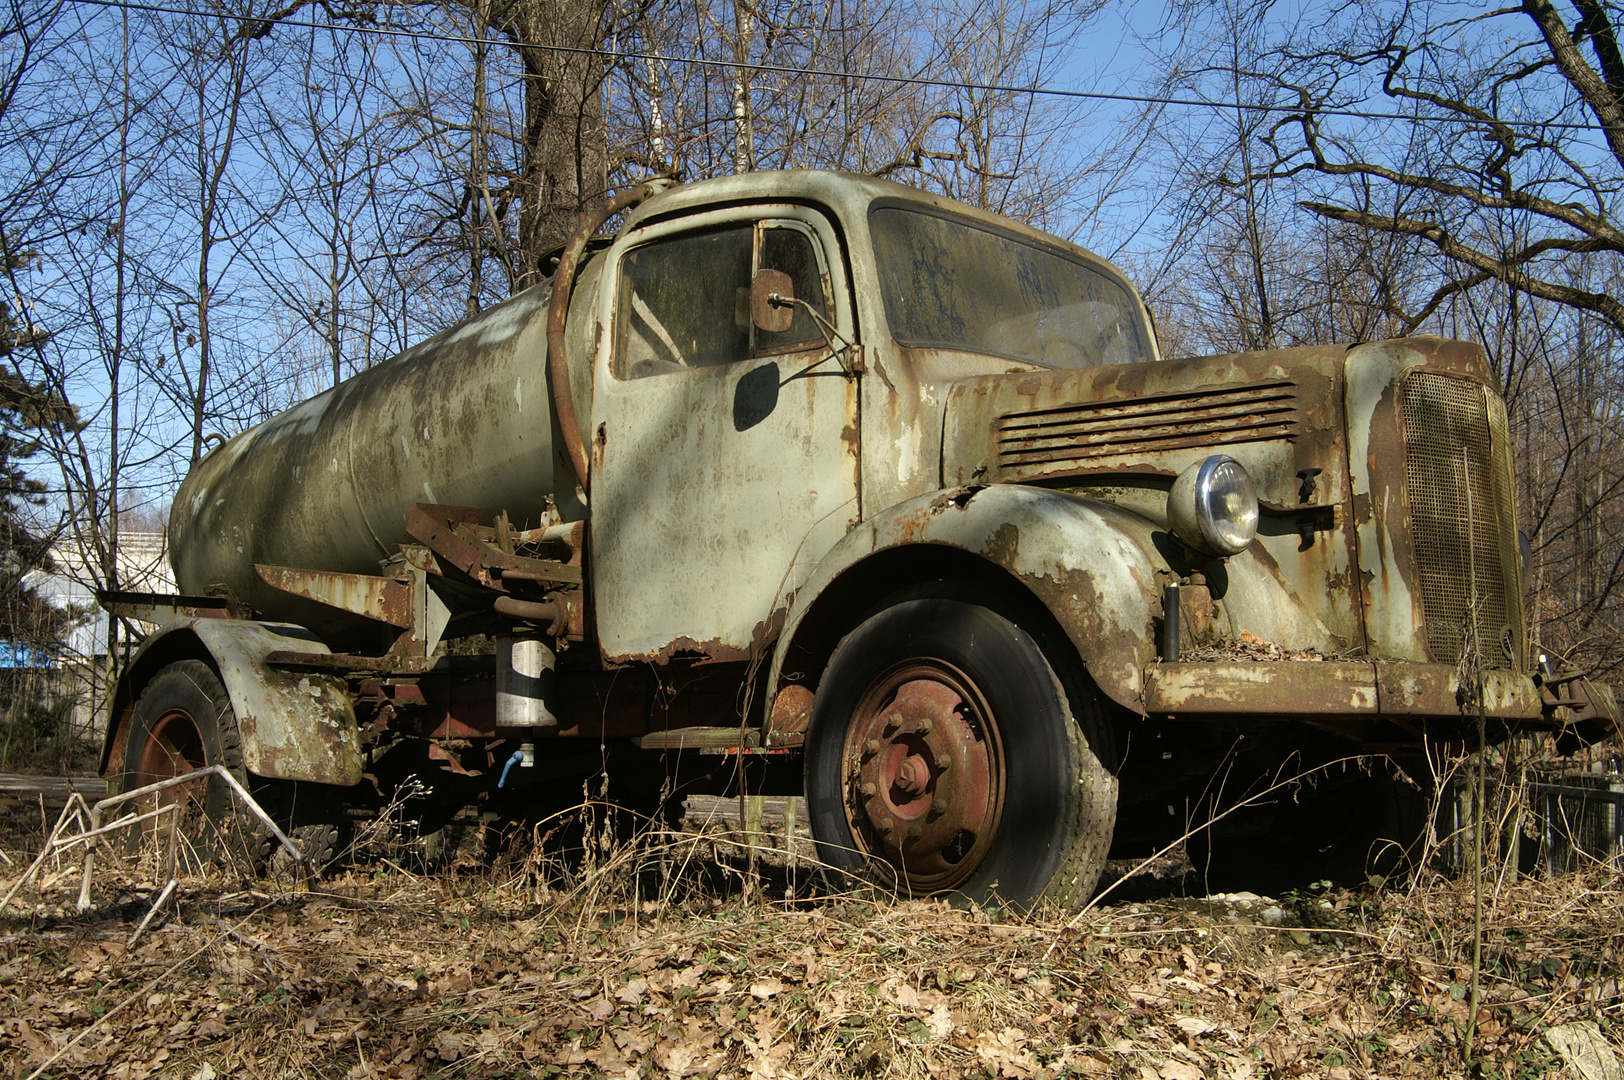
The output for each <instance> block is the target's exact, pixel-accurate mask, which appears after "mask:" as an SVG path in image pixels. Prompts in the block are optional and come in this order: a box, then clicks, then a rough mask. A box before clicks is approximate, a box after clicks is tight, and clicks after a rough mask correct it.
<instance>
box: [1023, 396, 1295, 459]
mask: <svg viewBox="0 0 1624 1080" xmlns="http://www.w3.org/2000/svg"><path fill="white" fill-rule="evenodd" d="M1300 428H1301V414H1300V413H1299V411H1298V407H1297V387H1296V386H1295V385H1294V384H1293V383H1290V382H1287V381H1280V382H1268V383H1256V384H1253V385H1250V386H1238V387H1232V388H1228V389H1223V390H1213V391H1209V392H1204V393H1202V392H1197V393H1188V394H1164V395H1160V396H1156V397H1145V398H1139V399H1136V400H1132V401H1125V402H1124V401H1115V402H1110V403H1103V402H1102V403H1097V404H1091V403H1078V404H1074V405H1064V406H1060V407H1058V408H1053V409H1034V410H1031V411H1028V412H1017V413H1006V414H1005V415H1004V416H1002V417H1000V418H999V420H998V432H997V435H998V464H999V465H1000V467H1002V468H1003V469H1005V470H1006V471H1010V472H1013V473H1014V474H1015V475H1016V476H1020V475H1030V474H1033V473H1038V472H1054V471H1057V470H1061V469H1064V468H1066V467H1068V466H1082V465H1086V464H1088V463H1089V462H1091V461H1095V460H1098V459H1102V458H1120V457H1124V456H1138V455H1149V454H1158V453H1162V452H1164V451H1168V450H1178V449H1183V448H1186V447H1191V446H1222V445H1225V444H1228V443H1242V442H1261V441H1264V440H1268V439H1279V438H1289V437H1293V436H1295V435H1296V434H1297V433H1298V431H1299V430H1300Z"/></svg>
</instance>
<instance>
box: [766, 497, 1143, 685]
mask: <svg viewBox="0 0 1624 1080" xmlns="http://www.w3.org/2000/svg"><path fill="white" fill-rule="evenodd" d="M1162 531H1165V529H1164V527H1163V526H1160V525H1159V524H1158V523H1156V522H1154V521H1151V520H1149V519H1147V518H1144V517H1142V516H1140V515H1138V514H1136V513H1133V512H1132V511H1129V510H1125V509H1122V508H1121V507H1118V506H1115V505H1112V504H1111V503H1107V502H1102V501H1100V500H1098V499H1090V498H1086V497H1083V496H1078V495H1068V494H1065V493H1063V492H1058V491H1051V490H1048V489H1045V488H1034V487H1023V486H1019V485H1013V484H1000V485H996V486H993V487H987V488H976V487H960V488H954V489H950V490H947V491H941V492H937V493H935V494H933V495H926V496H921V497H919V498H916V499H911V500H909V501H907V502H903V503H899V504H897V505H896V506H893V507H891V508H889V509H887V510H886V511H885V512H883V513H881V514H879V515H876V516H874V517H872V518H870V519H868V520H866V521H864V522H863V523H862V524H860V525H858V526H857V527H856V528H854V529H852V531H851V532H849V533H847V534H846V536H845V537H844V538H842V540H841V541H840V542H839V543H838V544H836V545H835V546H834V547H833V548H832V549H831V550H830V551H829V553H828V554H827V555H825V556H824V558H823V560H822V561H821V562H820V563H819V564H818V567H817V569H816V570H815V571H814V572H813V574H812V576H811V577H810V578H809V579H808V580H807V582H806V584H805V585H804V586H802V588H801V589H800V590H799V591H798V592H797V594H796V596H795V601H794V603H793V604H792V605H791V607H790V611H789V615H788V617H787V618H786V620H785V625H784V632H783V633H782V634H781V635H780V637H779V639H778V645H777V647H776V649H775V651H774V655H773V664H772V669H771V671H770V673H769V679H770V681H769V683H768V685H769V686H774V687H777V686H778V685H779V676H780V673H781V672H782V670H783V665H784V662H785V656H786V654H787V653H788V651H789V650H790V649H791V648H792V646H793V643H794V641H795V638H796V634H797V632H798V631H799V629H800V628H801V625H802V622H803V620H804V619H805V618H806V616H807V613H808V612H809V611H810V610H811V609H812V608H813V606H814V605H815V604H816V603H817V601H818V598H819V597H820V596H822V595H823V594H824V593H825V591H826V590H827V589H829V587H830V586H831V585H833V584H834V583H835V582H837V581H839V580H840V579H841V578H842V577H843V576H845V575H847V574H848V573H850V572H851V571H852V570H853V568H855V567H857V566H858V565H859V564H861V563H863V562H864V561H866V560H868V559H871V558H873V557H874V556H876V555H878V554H880V553H882V552H885V551H889V550H892V549H897V548H902V547H905V546H908V545H920V544H934V545H945V546H947V547H951V548H956V549H959V550H961V551H964V552H968V553H970V554H973V555H975V556H979V557H980V558H981V559H983V560H985V561H987V562H989V563H992V564H994V565H996V566H998V567H1001V568H1002V569H1003V570H1005V571H1006V572H1007V573H1008V574H1009V575H1010V576H1012V577H1013V578H1014V579H1016V580H1017V581H1019V582H1020V583H1021V584H1022V585H1023V586H1024V587H1025V588H1026V589H1027V590H1028V591H1030V592H1031V594H1032V595H1033V596H1034V597H1036V598H1037V599H1038V601H1039V602H1041V603H1042V604H1043V605H1044V606H1045V607H1047V608H1048V609H1049V611H1051V612H1052V613H1053V614H1054V617H1055V619H1056V620H1057V621H1058V622H1059V624H1060V626H1061V628H1062V629H1063V630H1064V631H1065V633H1066V635H1067V636H1068V637H1069V638H1070V639H1071V642H1072V644H1073V645H1074V646H1075V647H1076V649H1077V654H1078V656H1079V657H1081V659H1082V661H1083V663H1084V664H1085V665H1086V666H1087V668H1088V673H1089V675H1090V677H1091V678H1092V679H1093V681H1094V684H1095V685H1096V686H1097V687H1098V688H1099V690H1100V691H1101V692H1102V693H1104V694H1105V695H1106V696H1108V697H1109V698H1111V700H1113V701H1115V702H1117V703H1118V704H1120V705H1123V706H1125V707H1127V708H1129V709H1132V710H1134V711H1138V710H1139V709H1140V707H1141V702H1142V695H1143V691H1144V679H1143V673H1144V670H1145V667H1146V666H1147V665H1148V664H1149V663H1150V662H1151V661H1152V660H1153V659H1154V658H1155V655H1156V652H1155V640H1156V639H1155V631H1154V619H1155V618H1156V617H1157V616H1158V615H1159V614H1160V609H1161V608H1160V598H1159V597H1160V584H1159V582H1158V580H1157V577H1158V573H1165V572H1166V571H1167V570H1168V565H1167V562H1166V560H1165V559H1164V558H1163V556H1162V555H1161V553H1160V552H1159V551H1158V550H1157V548H1156V544H1155V542H1154V540H1153V534H1155V533H1157V532H1162ZM858 614H859V612H856V611H853V612H850V613H849V615H850V617H851V618H854V619H855V617H856V616H857V615H858ZM846 629H850V627H849V626H848V627H847V628H846Z"/></svg>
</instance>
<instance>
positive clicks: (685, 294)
mask: <svg viewBox="0 0 1624 1080" xmlns="http://www.w3.org/2000/svg"><path fill="white" fill-rule="evenodd" d="M757 269H772V270H781V271H783V272H784V273H786V274H788V275H789V277H790V280H791V282H793V284H794V288H795V298H796V299H797V300H804V301H806V303H807V304H808V305H810V306H811V307H812V308H813V309H814V310H816V311H817V312H818V313H819V314H820V315H821V316H823V318H824V319H826V320H827V319H832V318H833V312H831V311H830V310H829V297H828V296H827V294H826V290H825V288H824V280H825V273H824V269H823V266H822V264H821V263H820V262H819V259H818V249H817V244H816V241H815V240H814V238H813V236H812V234H811V233H810V232H808V231H807V230H806V229H805V228H804V226H799V225H797V224H794V223H790V222H781V221H771V222H757V223H755V224H753V225H735V226H727V227H724V228H720V229H712V230H708V231H705V232H696V233H685V234H683V235H680V236H672V237H668V238H665V239H660V240H655V241H652V242H651V243H647V244H644V245H642V246H641V247H638V248H634V249H633V250H631V251H629V252H627V254H626V256H625V257H624V258H623V259H622V260H621V263H620V292H619V296H618V298H617V305H618V309H617V314H616V323H617V326H618V333H617V338H618V340H617V341H616V348H615V374H616V375H618V376H620V377H621V378H623V379H637V378H642V377H643V376H646V375H659V374H663V373H665V372H668V371H681V370H683V369H684V368H692V367H707V366H710V365H713V364H729V363H732V362H733V361H735V360H744V359H747V358H748V357H750V356H752V355H755V356H760V355H765V354H769V353H784V352H795V351H799V350H804V349H813V348H819V347H821V346H822V345H823V343H824V336H823V331H822V330H821V329H820V328H819V326H818V323H817V320H816V319H814V318H813V317H812V315H811V314H810V313H809V312H808V311H807V310H806V308H805V307H802V306H801V305H800V304H796V305H795V309H794V317H793V319H792V321H791V322H790V327H789V329H788V330H785V331H782V332H780V333H771V332H768V331H757V330H756V329H755V327H754V326H753V325H752V323H751V321H750V281H751V279H752V277H753V276H754V273H755V271H756V270H757Z"/></svg>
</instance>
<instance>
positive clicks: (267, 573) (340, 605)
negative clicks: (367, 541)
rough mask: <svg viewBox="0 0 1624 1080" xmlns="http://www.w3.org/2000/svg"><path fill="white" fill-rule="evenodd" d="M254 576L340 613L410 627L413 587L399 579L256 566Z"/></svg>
mask: <svg viewBox="0 0 1624 1080" xmlns="http://www.w3.org/2000/svg"><path fill="white" fill-rule="evenodd" d="M254 572H255V573H257V574H258V575H259V576H260V579H261V580H263V581H264V582H265V584H267V585H269V586H270V587H271V588H273V589H279V590H281V591H282V592H285V593H292V594H293V595H294V596H302V597H304V598H305V599H307V600H314V601H315V602H316V603H318V604H325V605H326V606H327V607H330V608H337V609H338V610H339V611H347V612H349V613H350V614H352V615H360V616H362V617H363V618H367V619H376V620H377V621H378V622H382V623H388V624H389V625H390V626H399V627H402V628H406V627H410V626H411V625H412V624H413V619H412V587H411V585H410V584H408V583H407V582H404V581H399V580H396V579H395V578H386V577H373V576H370V575H367V574H340V573H335V572H333V571H331V570H296V569H294V568H293V567H289V566H265V565H263V564H261V563H255V564H254Z"/></svg>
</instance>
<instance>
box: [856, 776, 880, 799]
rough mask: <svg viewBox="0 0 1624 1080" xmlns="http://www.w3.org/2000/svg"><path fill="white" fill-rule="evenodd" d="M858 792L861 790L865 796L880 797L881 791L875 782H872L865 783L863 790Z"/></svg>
mask: <svg viewBox="0 0 1624 1080" xmlns="http://www.w3.org/2000/svg"><path fill="white" fill-rule="evenodd" d="M858 790H860V791H861V792H862V793H863V794H864V795H870V796H872V795H878V794H879V792H880V789H879V787H878V785H876V784H875V783H874V781H872V780H865V781H863V786H862V787H861V788H859V789H858Z"/></svg>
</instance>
